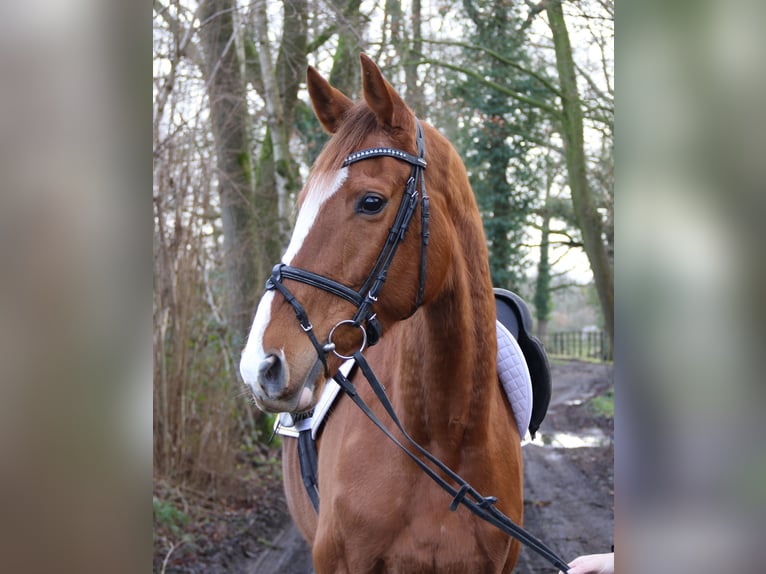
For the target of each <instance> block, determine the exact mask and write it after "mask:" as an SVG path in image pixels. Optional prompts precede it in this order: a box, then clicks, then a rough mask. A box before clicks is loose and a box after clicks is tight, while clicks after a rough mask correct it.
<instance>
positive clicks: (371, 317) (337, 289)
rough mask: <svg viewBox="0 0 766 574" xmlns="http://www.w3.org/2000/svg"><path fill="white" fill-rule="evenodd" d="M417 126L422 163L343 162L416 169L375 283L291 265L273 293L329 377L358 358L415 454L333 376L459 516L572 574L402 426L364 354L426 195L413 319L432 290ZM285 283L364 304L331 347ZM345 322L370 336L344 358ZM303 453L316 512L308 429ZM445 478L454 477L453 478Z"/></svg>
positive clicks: (382, 152) (278, 271) (402, 155)
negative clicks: (378, 305)
mask: <svg viewBox="0 0 766 574" xmlns="http://www.w3.org/2000/svg"><path fill="white" fill-rule="evenodd" d="M416 122H417V134H416V142H417V149H418V156H417V157H415V156H413V155H412V154H409V153H407V152H404V151H402V150H398V149H393V148H386V147H379V148H371V149H366V150H362V151H358V152H354V153H352V154H351V155H349V156H348V157H346V159H345V161H344V162H343V167H347V166H349V165H351V164H352V163H356V162H358V161H362V160H365V159H369V158H374V157H381V156H388V157H393V158H396V159H399V160H402V161H405V162H407V163H409V164H410V165H412V171H411V172H410V177H409V179H408V180H407V184H406V186H405V189H404V195H403V196H402V201H401V203H400V204H399V210H398V211H397V213H396V217H395V218H394V223H393V225H392V226H391V229H390V230H389V233H388V238H387V239H386V243H385V244H384V245H383V248H382V249H381V252H380V254H379V255H378V258H377V260H376V261H375V265H373V267H372V270H371V271H370V274H369V276H368V277H367V280H366V281H365V282H364V284H363V285H362V287H361V288H360V289H359V290H354V289H352V288H350V287H348V286H346V285H343V284H342V283H339V282H337V281H334V280H333V279H329V278H327V277H324V276H322V275H318V274H316V273H313V272H311V271H307V270H305V269H300V268H297V267H291V266H289V265H285V264H278V265H275V266H274V268H273V269H272V272H271V277H270V278H269V279H268V280H267V282H266V289H267V290H271V289H275V290H277V291H279V292H280V293H281V294H282V295H283V296H284V298H285V300H286V301H287V302H288V303H289V304H290V306H292V308H293V310H294V311H295V315H296V317H297V318H298V322H299V323H300V325H301V328H302V329H303V331H304V332H305V333H306V334H307V335H308V337H309V339H310V340H311V344H312V345H313V346H314V348H315V349H316V352H317V356H318V357H319V359H320V360H321V361H322V364H323V365H324V367H325V373H326V375H327V376H328V377H329V376H330V374H329V372H328V369H327V353H328V352H330V351H332V352H333V353H335V354H336V355H337V356H338V357H340V358H342V359H353V360H354V361H355V362H356V365H358V366H359V368H360V369H361V371H362V374H363V375H364V377H365V378H366V379H367V382H368V383H369V384H370V387H371V388H372V390H373V392H374V393H375V396H376V397H377V398H378V400H380V402H381V404H382V405H383V407H384V409H385V410H386V413H387V414H388V416H389V418H390V419H391V420H392V421H393V423H394V424H395V426H396V427H397V428H398V429H399V431H400V432H401V433H402V436H403V437H404V439H405V441H406V442H407V443H409V444H410V445H411V446H410V448H408V447H407V446H405V445H404V444H403V443H402V442H401V441H400V440H399V439H398V438H396V436H394V435H393V434H392V433H391V431H389V430H388V428H386V426H385V425H384V424H383V423H382V422H381V421H380V419H379V418H378V417H377V416H376V415H375V413H374V412H373V411H372V409H370V407H369V406H368V405H367V404H366V403H365V402H364V400H363V399H362V397H361V396H360V395H359V393H358V392H357V390H356V388H355V387H354V385H353V383H352V382H351V381H350V378H351V377H349V378H347V377H345V376H344V375H343V374H342V373H341V372H340V371H338V372H337V373H335V374H334V375H332V378H333V379H334V380H335V381H336V382H337V383H338V384H339V385H340V387H341V389H342V390H343V392H344V393H346V395H347V396H348V397H349V398H350V399H351V401H352V402H353V403H354V404H355V405H356V406H357V407H359V409H360V410H361V411H362V412H363V413H364V414H365V415H366V416H367V418H369V419H370V420H371V421H372V422H373V424H375V426H377V427H378V428H379V429H380V430H381V431H382V432H383V434H385V435H386V437H388V439H389V440H391V441H392V442H393V443H394V444H396V446H397V447H399V449H401V450H402V451H403V452H404V453H405V454H406V455H407V456H408V457H409V458H410V459H411V460H412V461H413V462H414V463H415V464H417V465H418V466H419V467H420V469H421V470H422V471H423V472H425V473H426V474H427V475H428V476H429V477H430V478H431V479H432V480H433V481H434V482H435V483H436V484H438V485H439V486H440V487H441V488H442V489H444V490H445V491H446V492H447V493H448V494H450V495H451V496H452V504H451V505H450V510H453V511H454V510H456V509H457V508H458V506H461V505H462V506H465V507H466V508H467V509H468V510H469V511H470V512H472V513H473V514H474V515H476V516H478V517H479V518H481V519H483V520H485V521H487V522H488V523H490V524H492V525H494V526H495V527H497V528H499V529H500V530H502V531H503V532H505V533H506V534H508V535H510V536H512V537H513V538H516V539H517V540H519V541H520V542H522V543H524V544H526V545H527V546H528V547H530V548H531V549H533V550H534V551H535V552H537V553H538V554H540V555H541V556H543V558H545V559H546V560H548V561H549V562H550V563H551V564H553V565H554V566H556V567H557V568H558V569H559V570H561V571H563V572H566V571H567V570H568V565H567V563H566V562H564V560H563V559H562V558H561V557H559V556H558V555H557V554H556V553H555V552H553V550H551V549H550V548H548V547H547V546H546V545H545V544H544V543H543V542H542V541H540V540H539V539H537V538H536V537H535V536H533V535H532V534H530V533H529V532H527V531H526V530H524V529H523V528H522V527H520V526H519V525H517V524H515V523H514V522H513V521H512V520H511V519H510V518H508V517H507V516H506V515H505V514H503V513H502V512H501V511H500V510H498V509H497V508H496V507H495V502H497V499H496V498H495V497H492V496H486V497H485V496H482V495H481V494H480V493H479V492H477V491H476V490H475V489H474V488H473V487H472V486H471V485H470V484H468V483H467V482H466V481H465V480H464V479H463V478H462V477H460V476H459V475H458V474H457V473H455V472H454V471H452V470H451V469H450V468H449V467H447V466H446V465H445V464H444V463H443V462H441V461H440V460H439V459H438V458H436V457H435V456H434V455H432V454H431V453H430V452H429V451H427V450H426V449H425V448H423V447H422V446H420V444H418V443H417V442H416V441H415V440H414V439H413V438H411V437H410V435H409V434H408V433H407V431H406V430H405V429H404V427H403V426H402V424H401V422H400V421H399V418H398V417H397V415H396V412H395V411H394V408H393V406H392V405H391V401H390V400H389V399H388V396H387V395H386V392H385V389H384V388H383V385H381V383H380V381H379V380H378V378H377V377H376V376H375V373H374V372H373V371H372V369H371V368H370V365H369V364H368V363H367V359H366V358H365V357H364V355H363V354H362V351H364V348H365V346H366V344H367V343H369V344H370V345H373V344H375V343H376V342H377V341H378V339H379V338H380V336H381V329H380V324H379V323H378V321H377V319H376V318H375V314H374V313H373V311H372V305H373V304H374V303H375V302H376V301H377V300H378V295H379V294H380V290H381V289H382V288H383V284H384V283H385V281H386V276H387V274H388V268H389V266H390V265H391V261H392V260H393V257H394V255H395V253H396V250H397V248H398V247H399V245H400V244H401V242H402V241H403V240H404V236H405V233H406V232H407V228H408V226H409V224H410V221H411V220H412V216H413V214H414V213H415V209H416V207H417V205H418V197H420V204H421V210H420V211H421V252H420V285H419V287H418V294H417V299H416V301H415V306H414V308H413V310H412V312H411V313H410V315H412V314H413V313H415V311H417V309H418V308H419V307H420V305H421V304H422V302H423V292H424V290H425V280H426V247H427V246H428V221H429V209H428V195H427V194H426V189H425V181H424V179H423V170H425V168H426V165H427V164H426V160H425V153H426V148H425V139H424V137H423V128H422V126H421V125H420V121H418V120H417V119H416ZM284 279H291V280H293V281H298V282H300V283H305V284H307V285H311V286H312V287H316V288H318V289H323V290H324V291H327V292H329V293H332V294H333V295H336V296H338V297H340V298H342V299H345V300H346V301H349V302H350V303H352V304H354V305H355V306H356V313H355V314H354V317H353V319H347V320H343V321H340V322H339V323H338V324H336V325H335V327H333V329H332V330H331V331H330V334H329V335H328V342H327V343H326V344H325V345H321V344H320V343H319V341H318V340H317V338H316V335H315V334H314V331H313V326H312V325H311V321H309V318H308V315H307V313H306V310H305V309H304V308H303V306H302V305H301V304H300V303H299V302H298V300H297V299H296V298H295V296H294V295H293V294H292V293H291V292H290V291H289V290H288V289H287V287H285V285H284V284H283V280H284ZM344 324H350V325H352V326H354V327H357V328H359V329H360V330H361V332H362V343H361V345H360V348H359V349H358V350H357V351H355V352H354V353H353V354H351V355H343V354H340V353H339V352H338V351H337V350H336V349H335V344H334V343H333V341H332V336H333V333H334V331H335V329H337V328H338V327H339V326H341V325H344ZM298 453H299V462H300V467H301V475H302V477H303V482H304V485H305V487H306V491H307V494H308V496H309V499H310V500H311V502H312V504H313V506H314V509H315V510H316V511H317V512H318V511H319V494H318V478H319V477H318V473H317V460H316V447H315V445H314V443H313V440H312V439H311V431H310V430H306V431H302V432H301V433H300V435H299V437H298ZM422 459H425V460H427V461H428V462H429V463H430V464H431V465H433V466H435V467H436V468H437V469H438V470H439V471H441V472H437V471H435V470H434V469H433V468H431V466H429V465H428V464H427V463H426V462H424V461H423V460H422ZM442 475H444V476H446V477H447V478H448V479H447V480H445V479H444V478H443V477H442Z"/></svg>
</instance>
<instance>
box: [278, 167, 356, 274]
mask: <svg viewBox="0 0 766 574" xmlns="http://www.w3.org/2000/svg"><path fill="white" fill-rule="evenodd" d="M347 176H348V168H347V167H344V168H343V169H340V170H338V171H337V172H335V173H334V174H332V173H323V174H319V175H317V176H316V177H315V178H312V179H311V180H310V181H309V189H308V191H307V192H306V198H305V199H304V200H303V205H301V210H300V212H299V213H298V219H297V221H296V222H295V229H294V230H293V236H292V238H290V245H288V246H287V251H285V254H284V255H283V256H282V263H284V264H286V265H290V262H291V261H292V260H293V258H294V257H295V256H296V255H297V254H298V252H299V251H300V250H301V247H303V242H304V241H305V240H306V237H308V234H309V231H311V228H312V227H313V226H314V221H315V220H316V218H317V215H319V210H320V209H321V207H322V205H323V204H324V202H325V201H327V200H328V199H330V198H331V197H332V196H333V195H335V192H337V191H338V190H339V189H340V186H342V185H343V182H344V181H346V177H347Z"/></svg>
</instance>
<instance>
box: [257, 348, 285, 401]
mask: <svg viewBox="0 0 766 574" xmlns="http://www.w3.org/2000/svg"><path fill="white" fill-rule="evenodd" d="M258 378H259V379H260V382H261V386H262V387H263V388H264V390H265V391H266V393H267V394H269V395H277V394H279V392H280V391H281V390H282V389H283V388H284V369H283V368H282V361H281V359H280V358H279V357H278V356H276V355H268V356H267V357H266V358H265V359H264V360H263V361H261V364H260V365H259V366H258Z"/></svg>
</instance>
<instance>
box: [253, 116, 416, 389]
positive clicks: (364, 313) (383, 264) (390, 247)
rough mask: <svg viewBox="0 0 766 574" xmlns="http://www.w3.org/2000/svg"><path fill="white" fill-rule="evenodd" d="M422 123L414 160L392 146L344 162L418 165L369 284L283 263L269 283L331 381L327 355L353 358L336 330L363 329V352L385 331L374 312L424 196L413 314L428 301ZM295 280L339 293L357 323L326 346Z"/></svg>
mask: <svg viewBox="0 0 766 574" xmlns="http://www.w3.org/2000/svg"><path fill="white" fill-rule="evenodd" d="M415 121H416V125H417V131H416V138H415V139H416V145H417V150H418V155H417V156H414V155H412V154H410V153H407V152H405V151H402V150H399V149H394V148H388V147H375V148H370V149H365V150H362V151H357V152H354V153H352V154H350V155H349V156H347V157H346V159H345V160H344V161H343V165H342V166H341V167H348V166H349V165H351V164H353V163H356V162H359V161H363V160H366V159H372V158H375V157H384V156H385V157H392V158H394V159H398V160H400V161H404V162H407V163H409V164H410V165H411V166H412V169H411V171H410V177H409V178H408V179H407V183H406V184H405V187H404V193H403V195H402V199H401V202H400V204H399V210H398V211H397V212H396V217H395V218H394V222H393V224H392V225H391V229H390V230H389V232H388V237H387V238H386V242H385V244H384V245H383V248H382V249H381V250H380V254H379V255H378V258H377V259H376V261H375V264H374V265H373V266H372V269H371V270H370V273H369V275H368V276H367V279H366V280H365V282H364V284H363V285H362V287H361V288H359V289H358V290H355V289H353V288H351V287H348V286H346V285H343V284H342V283H339V282H338V281H335V280H333V279H330V278H328V277H325V276H323V275H318V274H316V273H313V272H311V271H308V270H306V269H300V268H298V267H292V266H290V265H285V264H284V263H279V264H277V265H275V266H274V268H273V269H272V270H271V276H270V277H269V279H268V280H267V281H266V289H267V290H272V289H275V290H277V291H279V292H280V293H281V294H282V296H283V297H284V298H285V300H286V301H287V302H288V303H289V304H290V306H291V307H292V308H293V311H294V312H295V315H296V317H297V318H298V322H299V323H300V325H301V328H302V329H303V331H304V332H305V333H306V335H307V336H308V337H309V340H310V341H311V344H312V345H313V346H314V349H315V350H316V352H317V356H318V357H319V360H320V361H322V364H323V365H324V367H325V374H326V375H327V376H328V377H329V376H330V373H329V372H328V369H327V353H328V352H330V351H332V352H333V353H335V355H337V356H338V357H340V358H341V359H350V358H351V355H343V354H341V353H339V352H338V351H337V349H336V348H335V343H333V341H332V336H333V334H334V333H335V330H336V329H337V328H338V327H340V326H342V325H350V326H352V327H357V328H359V329H360V330H361V333H362V343H361V346H360V348H359V351H360V352H361V351H363V350H364V348H365V346H367V345H368V344H369V345H374V344H375V343H377V342H378V340H379V339H380V336H381V334H382V330H381V327H380V323H379V322H378V320H377V317H376V315H375V313H374V312H373V310H372V306H373V305H374V304H375V303H376V302H377V300H378V296H379V295H380V291H381V289H382V288H383V284H384V283H385V281H386V277H387V275H388V268H389V267H390V266H391V262H392V261H393V258H394V255H395V254H396V250H397V249H398V247H399V245H400V244H401V243H402V241H404V237H405V234H406V233H407V228H408V227H409V225H410V221H411V220H412V217H413V215H414V213H415V209H416V208H417V206H418V198H420V214H421V230H420V285H419V287H418V293H417V298H416V300H415V305H414V307H413V309H412V311H411V313H410V315H412V314H413V313H415V311H417V309H418V308H419V307H420V305H421V304H422V303H423V293H424V291H425V284H426V248H427V246H428V236H429V233H428V222H429V208H428V195H427V193H426V185H425V180H424V177H423V171H424V170H425V169H426V166H427V163H426V159H425V156H426V144H425V138H424V136H423V126H421V124H420V121H419V120H417V119H416V120H415ZM285 279H290V280H293V281H298V282H300V283H305V284H306V285H311V286H312V287H316V288H318V289H322V290H324V291H327V292H328V293H332V294H333V295H335V296H337V297H340V298H341V299H345V300H346V301H348V302H350V303H352V304H353V305H354V306H355V307H356V312H355V313H354V316H353V318H352V319H344V320H343V321H340V322H338V323H337V324H336V325H335V326H334V327H333V328H332V330H331V331H330V335H329V336H328V341H327V343H326V344H324V345H322V344H320V343H319V341H318V339H317V338H316V335H315V334H314V330H313V325H312V324H311V321H310V320H309V317H308V315H307V313H306V310H305V309H304V308H303V306H302V305H301V304H300V302H298V300H297V299H296V298H295V296H294V295H293V294H292V293H291V292H290V290H289V289H288V288H287V287H286V286H285V285H284V283H283V281H284V280H285Z"/></svg>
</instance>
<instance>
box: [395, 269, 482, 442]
mask: <svg viewBox="0 0 766 574" xmlns="http://www.w3.org/2000/svg"><path fill="white" fill-rule="evenodd" d="M456 255H457V254H456ZM485 261H486V260H485ZM485 264H486V263H485ZM456 266H457V267H456V270H455V273H454V277H453V278H452V279H450V280H448V281H447V282H446V283H447V284H448V285H449V287H448V288H447V289H446V290H445V291H444V292H443V293H441V294H440V295H439V296H438V297H437V298H436V299H435V300H434V301H431V302H430V303H429V304H428V305H426V306H425V307H423V308H422V309H421V310H420V311H419V312H418V313H417V314H416V315H415V316H413V317H412V319H411V320H410V321H408V322H407V323H406V324H404V325H403V327H404V330H405V333H404V337H403V346H402V347H401V349H400V351H401V354H400V370H399V383H400V386H399V388H398V389H397V391H396V395H397V397H398V400H397V401H396V402H397V403H398V404H397V410H398V412H400V413H402V414H401V415H400V416H401V417H402V420H403V422H404V424H405V427H406V428H407V429H408V431H409V432H411V434H413V436H414V437H415V438H416V440H421V441H425V442H428V443H430V444H431V445H432V446H440V447H441V448H440V449H439V450H443V451H444V452H450V451H453V450H455V449H459V448H460V447H461V446H464V445H465V442H466V441H482V440H483V436H484V434H483V433H485V432H486V429H487V428H488V426H489V425H488V420H487V416H488V408H487V402H488V401H489V400H492V399H493V398H494V394H493V392H494V391H496V389H494V387H497V371H496V355H497V351H496V349H497V342H496V339H495V326H494V302H493V301H492V300H491V282H490V279H489V272H488V269H483V268H482V267H481V266H480V265H477V263H476V262H472V261H470V260H465V259H461V260H459V261H458V262H457V263H456ZM469 266H470V268H469ZM488 298H489V299H488Z"/></svg>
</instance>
